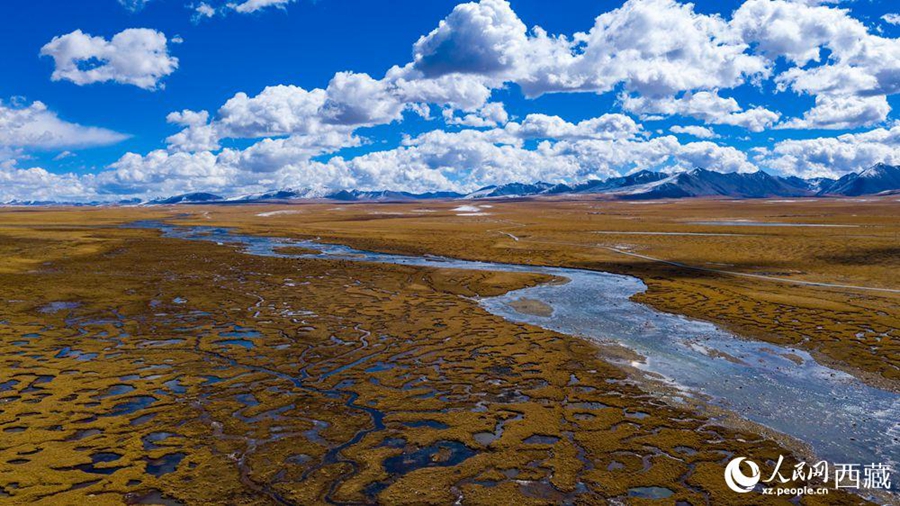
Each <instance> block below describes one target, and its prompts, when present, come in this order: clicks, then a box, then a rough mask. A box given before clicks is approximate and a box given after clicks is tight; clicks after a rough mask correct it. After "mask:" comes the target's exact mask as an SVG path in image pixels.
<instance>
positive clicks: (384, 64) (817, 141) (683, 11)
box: [0, 0, 900, 201]
mask: <svg viewBox="0 0 900 506" xmlns="http://www.w3.org/2000/svg"><path fill="white" fill-rule="evenodd" d="M231 1H233V2H234V3H231V4H228V3H226V2H223V1H220V0H216V1H214V0H208V3H205V4H204V3H203V2H194V1H190V0H149V1H146V2H145V5H143V6H142V8H137V7H140V6H136V5H135V0H92V1H90V2H58V1H51V0H33V1H29V2H4V3H3V4H2V5H0V48H2V50H3V52H2V54H3V55H4V56H3V67H4V72H3V73H2V74H0V100H2V104H0V182H3V183H4V184H5V186H6V188H5V189H3V190H0V201H3V200H10V199H27V198H70V199H74V200H78V199H81V200H91V199H98V198H99V199H113V198H119V197H122V198H124V197H128V196H138V197H139V198H147V197H151V196H155V195H161V194H169V193H181V192H182V191H199V190H208V191H215V192H219V193H223V194H240V193H246V192H252V191H263V190H266V189H272V188H273V187H284V186H290V187H295V188H310V189H314V190H321V189H322V188H328V189H335V188H339V187H350V186H352V187H360V188H366V187H367V188H370V189H377V188H376V187H379V186H391V187H396V188H397V189H409V190H413V191H416V190H428V189H438V187H447V189H458V190H467V189H471V188H474V187H477V186H480V185H482V184H488V183H502V182H509V180H511V179H516V180H526V179H544V180H549V181H556V182H561V181H569V182H572V181H574V180H578V179H587V178H592V177H598V178H603V177H608V176H609V175H612V174H615V173H622V172H628V171H631V170H636V169H641V168H650V169H656V170H679V169H684V168H690V167H692V166H705V168H710V169H713V170H721V171H735V170H738V171H752V170H757V169H760V168H761V169H764V170H768V171H771V172H775V173H783V174H798V175H804V176H817V175H827V176H832V177H835V176H839V175H841V174H843V173H846V172H849V171H854V170H859V169H861V168H865V167H866V166H868V165H871V164H873V163H877V162H888V163H897V162H898V161H900V148H898V147H897V145H898V144H900V141H896V140H895V137H900V130H898V131H897V132H896V135H895V132H894V130H893V129H894V113H893V112H892V111H891V109H892V108H893V107H894V106H895V105H897V100H896V97H895V96H894V94H895V93H896V92H897V91H900V44H898V42H897V39H896V37H897V36H898V35H900V26H898V25H897V24H894V23H898V22H900V17H897V18H894V17H892V16H891V14H894V13H895V11H900V9H895V8H893V6H892V2H886V1H885V2H875V1H865V0H857V1H852V2H840V3H834V2H817V1H815V0H748V1H747V2H744V1H734V0H731V1H710V0H704V1H697V2H695V4H694V5H693V6H690V5H686V4H685V3H683V2H676V1H675V0H630V1H628V2H623V1H622V0H617V1H596V0H594V1H575V0H560V1H558V2H553V4H552V6H551V5H550V3H548V2H546V1H536V0H527V1H526V0H511V1H510V2H509V3H506V2H505V1H503V0H482V1H481V2H480V3H479V2H472V3H464V2H452V1H443V0H429V1H427V2H422V1H410V0H394V1H392V2H390V3H389V4H384V3H378V2H364V1H359V0H357V1H351V0H318V1H316V2H312V1H309V0H293V1H291V0H249V1H246V2H245V0H231ZM241 2H245V4H244V5H241ZM137 3H140V2H137ZM818 4H821V5H818ZM201 6H202V7H209V9H208V10H207V12H212V10H215V13H214V14H212V15H211V16H209V17H205V16H201V15H200V14H198V12H200V11H199V10H198V9H197V8H198V7H201ZM738 10H740V11H739V12H740V14H735V12H736V11H738ZM600 15H603V16H604V19H605V20H606V21H604V22H599V21H598V16H600ZM442 20H446V22H445V23H444V24H443V25H441V23H442ZM485 23H486V24H485ZM679 23H683V24H684V25H679ZM439 26H443V28H439ZM535 26H539V27H540V28H541V29H542V30H543V31H545V32H546V33H547V34H549V35H548V36H546V37H542V36H541V35H539V34H538V33H537V32H535V31H534V30H533V27H535ZM670 26H676V27H677V26H684V27H689V30H688V31H691V30H694V29H696V31H697V33H687V34H686V35H684V34H685V33H686V32H685V31H684V29H682V33H679V32H678V31H675V32H671V31H667V27H670ZM772 27H776V28H772ZM822 27H826V29H824V31H825V32H829V30H830V32H829V33H823V29H822ZM129 29H141V30H140V31H135V32H133V33H130V34H128V35H129V37H130V38H129V39H128V40H129V41H130V42H129V43H127V44H126V42H124V40H125V37H122V41H120V42H116V39H113V37H116V36H117V34H125V33H126V32H127V31H128V30H129ZM579 32H580V33H583V34H585V35H584V36H583V37H581V40H575V39H576V38H577V37H578V36H576V35H575V34H576V33H579ZM429 34H430V35H429ZM848 34H849V35H848ZM557 35H563V36H565V37H566V39H565V41H564V42H560V39H556V38H554V37H555V36H557ZM682 35H684V37H682ZM422 37H424V38H423V40H422V41H420V43H418V44H417V41H419V39H420V38H422ZM55 38H57V39H56V40H54V39H55ZM647 40H650V41H652V44H650V45H648V44H646V43H645V42H646V41H647ZM51 41H54V43H52V44H51ZM650 46H652V47H650ZM42 54H43V55H42ZM116 58H119V60H116ZM111 60H112V63H110V61H111ZM176 60H177V62H176ZM67 63H68V64H70V65H71V66H70V67H69V68H68V70H66V69H64V68H63V66H64V65H65V64H67ZM394 66H397V67H396V69H395V71H394V74H393V75H392V76H386V72H388V70H389V69H391V67H394ZM54 71H57V72H56V73H54ZM92 71H96V72H97V74H92V73H91V72H92ZM342 72H351V73H352V74H350V77H349V78H347V80H346V81H347V82H348V83H349V84H348V87H347V88H342V89H341V90H338V89H337V88H338V87H337V86H333V87H329V84H330V83H331V82H332V80H333V78H335V76H336V74H338V73H342ZM57 74H59V75H57ZM362 75H366V78H365V79H364V78H362V77H360V76H362ZM398 83H405V84H398ZM278 85H285V86H290V88H282V89H280V90H279V93H278V94H277V96H275V94H274V93H273V94H270V95H267V94H265V93H263V92H264V90H265V89H266V87H272V86H278ZM425 88H427V90H426V91H423V90H424V89H425ZM317 89H318V90H320V91H322V94H321V96H316V97H311V96H307V94H306V93H307V92H309V91H314V90H317ZM237 94H245V95H246V97H245V98H247V100H248V102H246V103H245V104H244V106H246V107H243V108H241V109H240V110H239V111H237V112H236V110H232V108H229V107H224V106H225V105H226V103H228V101H229V99H232V97H235V96H236V95H237ZM526 95H528V96H526ZM698 97H703V98H704V100H694V99H698ZM36 104H38V105H36ZM40 104H43V105H40ZM310 104H311V105H310ZM223 107H224V108H223ZM309 107H312V108H313V109H309ZM379 107H381V108H383V110H380V111H379V113H378V114H376V113H375V112H372V111H376V110H378V108H379ZM317 108H318V109H317ZM184 110H188V111H196V112H200V111H208V114H207V115H206V117H205V118H204V119H203V120H202V121H201V120H194V121H192V122H190V124H188V123H189V122H188V121H182V122H180V123H178V122H177V121H172V118H171V117H169V118H168V119H169V120H168V121H167V117H168V116H169V114H170V113H172V112H177V111H184ZM273 110H275V111H277V113H278V114H274V113H273V114H270V113H271V111H273ZM501 110H502V112H500V111H501ZM360 111H365V113H362V112H360ZM370 112H371V114H370ZM254 115H255V116H254ZM310 115H313V116H316V118H314V119H309V118H310ZM361 115H362V116H361ZM4 116H5V117H6V118H7V119H6V121H5V123H4V120H3V118H4ZM319 116H321V117H319ZM467 116H468V118H469V119H468V120H466V121H465V123H466V124H458V123H459V119H460V118H464V117H467ZM453 118H456V119H453ZM267 122H268V123H267ZM579 122H583V123H581V124H580V126H579ZM88 127H96V128H95V129H93V130H91V129H89V128H88ZM4 129H5V130H6V131H4ZM98 129H99V130H98ZM181 130H185V131H186V132H187V134H189V135H193V136H197V135H199V136H202V137H203V138H204V139H206V141H205V145H198V144H197V143H195V142H194V143H191V144H190V145H185V144H183V143H182V144H177V143H173V141H172V140H171V139H169V140H167V138H169V137H170V136H172V135H173V134H176V133H178V132H179V131H181ZM848 135H849V137H848ZM842 136H843V137H842ZM48 139H52V140H48ZM176 144H177V145H176ZM201 144H204V143H201ZM859 146H863V147H862V148H860V147H859ZM128 153H130V154H131V155H127V154H128ZM61 154H62V156H61Z"/></svg>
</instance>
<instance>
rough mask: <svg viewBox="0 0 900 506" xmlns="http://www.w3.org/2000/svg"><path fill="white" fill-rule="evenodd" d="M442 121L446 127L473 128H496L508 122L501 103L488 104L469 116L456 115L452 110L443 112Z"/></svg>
mask: <svg viewBox="0 0 900 506" xmlns="http://www.w3.org/2000/svg"><path fill="white" fill-rule="evenodd" d="M442 114H443V116H444V121H446V122H447V124H448V125H460V126H468V127H473V128H485V127H496V126H500V125H504V124H506V122H507V121H509V114H508V113H507V112H506V108H505V107H503V103H502V102H490V103H487V104H484V106H482V107H481V108H480V109H478V110H476V111H475V112H472V113H469V114H463V115H458V114H457V111H455V110H454V109H452V108H447V109H444V110H443V113H442Z"/></svg>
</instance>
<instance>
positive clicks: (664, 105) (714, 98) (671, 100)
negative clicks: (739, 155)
mask: <svg viewBox="0 0 900 506" xmlns="http://www.w3.org/2000/svg"><path fill="white" fill-rule="evenodd" d="M619 101H620V102H621V104H622V108H623V109H625V110H626V111H629V112H633V113H635V114H638V115H640V116H641V117H648V116H660V115H661V116H676V115H677V116H686V117H690V118H696V119H699V120H703V121H705V122H707V123H711V124H715V125H733V126H739V127H742V128H745V129H747V130H750V131H751V132H762V131H763V130H766V129H767V128H770V127H771V126H772V125H773V124H775V123H776V122H777V121H778V119H779V118H780V117H781V114H780V113H778V112H775V111H771V110H769V109H766V108H764V107H754V108H752V109H747V110H744V109H742V108H741V106H740V105H739V104H738V102H737V100H735V99H733V98H730V97H729V98H726V97H720V96H719V94H718V93H717V92H715V91H712V92H710V91H698V92H696V93H690V92H688V93H684V94H682V95H681V96H677V97H676V96H669V97H661V98H648V97H644V96H635V95H627V94H625V95H621V96H620V97H619Z"/></svg>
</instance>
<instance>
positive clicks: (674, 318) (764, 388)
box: [130, 222, 900, 470]
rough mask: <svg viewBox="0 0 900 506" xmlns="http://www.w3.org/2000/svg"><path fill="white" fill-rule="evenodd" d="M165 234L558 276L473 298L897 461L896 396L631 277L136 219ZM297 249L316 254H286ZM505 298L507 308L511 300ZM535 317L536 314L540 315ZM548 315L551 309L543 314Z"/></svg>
mask: <svg viewBox="0 0 900 506" xmlns="http://www.w3.org/2000/svg"><path fill="white" fill-rule="evenodd" d="M130 226H132V227H141V228H153V229H159V230H161V231H162V233H163V234H164V236H166V237H170V238H179V239H187V240H203V241H212V242H215V243H220V244H236V245H240V246H242V247H243V250H244V251H245V252H246V253H248V254H252V255H263V256H276V257H286V258H322V259H341V260H351V261H360V262H376V263H386V264H399V265H411V266H418V267H434V268H442V269H467V270H479V271H502V272H527V273H542V274H549V275H553V276H558V277H562V278H566V279H567V280H568V282H567V283H564V284H555V283H554V284H547V285H540V286H536V287H532V288H524V289H521V290H515V291H512V292H509V293H507V294H504V295H501V296H499V297H490V298H482V299H479V303H480V304H481V305H482V307H484V308H485V309H486V310H487V311H489V312H491V313H493V314H495V315H498V316H501V317H503V318H505V319H507V320H510V321H513V322H517V323H527V324H531V325H535V326H538V327H542V328H545V329H548V330H553V331H556V332H560V333H563V334H568V335H573V336H579V337H582V338H586V339H594V340H600V341H603V342H609V341H612V342H615V343H618V344H620V345H622V346H624V347H626V348H628V349H630V350H632V351H634V352H636V353H637V354H639V355H641V356H642V357H644V359H643V360H642V361H636V362H634V363H631V364H629V365H631V366H633V367H636V368H638V369H640V370H643V371H645V372H647V373H651V374H652V375H656V376H659V377H662V378H664V379H663V381H665V382H666V383H668V384H669V385H670V386H672V387H674V388H677V389H678V390H680V391H681V393H680V394H679V395H683V396H684V397H688V398H697V399H702V400H704V401H705V402H708V403H710V404H712V405H714V406H718V407H721V408H723V409H726V410H728V411H731V412H733V413H735V414H737V415H739V416H740V417H742V418H744V419H746V420H749V421H752V422H755V423H758V424H761V425H764V426H766V427H769V428H771V429H774V430H776V431H778V432H781V433H783V434H786V435H788V436H790V437H792V438H795V439H797V440H800V441H802V442H804V443H806V444H808V445H809V446H810V447H811V448H812V450H813V451H814V452H815V454H816V456H817V458H819V459H824V460H826V461H828V462H829V463H830V464H833V463H852V464H860V465H863V464H871V463H881V464H885V465H887V466H889V467H890V468H891V469H892V470H897V469H898V463H900V395H898V394H896V393H892V392H889V391H885V390H881V389H878V388H875V387H871V386H868V385H866V384H865V383H863V382H861V381H859V380H858V379H856V378H854V377H853V376H851V375H849V374H846V373H844V372H841V371H838V370H834V369H831V368H828V367H825V366H824V365H821V364H819V363H818V362H816V361H815V360H814V359H813V358H812V357H811V356H810V354H809V353H807V352H805V351H803V350H800V349H796V348H789V347H783V346H778V345H775V344H770V343H764V342H759V341H753V340H748V339H741V338H739V337H737V336H735V335H734V334H732V333H730V332H727V331H725V330H722V329H720V328H718V327H716V326H715V325H713V324H711V323H707V322H702V321H698V320H692V319H689V318H686V317H683V316H679V315H676V314H669V313H663V312H660V311H657V310H655V309H653V308H651V307H649V306H646V305H643V304H639V303H636V302H633V301H632V300H631V297H632V296H633V295H635V294H637V293H640V292H642V291H644V290H646V286H645V285H644V283H643V282H642V281H641V280H640V279H638V278H635V277H630V276H623V275H618V274H610V273H605V272H598V271H590V270H582V269H568V268H558V267H538V266H528V265H515V264H504V263H493V262H477V261H466V260H457V259H451V258H443V257H433V256H424V257H415V256H405V255H393V254H386V253H375V252H368V251H360V250H355V249H353V248H350V247H347V246H342V245H333V244H322V243H318V242H315V241H308V240H290V239H284V238H272V237H258V236H251V235H241V234H238V233H235V232H233V231H231V230H229V229H225V228H216V227H179V226H173V225H167V224H163V223H160V222H137V223H134V224H132V225H130ZM284 247H301V248H307V249H312V250H316V251H318V252H319V253H316V254H297V255H291V254H284V253H280V252H277V251H276V250H277V249H278V248H284ZM521 299H526V300H529V301H537V303H539V304H540V305H541V306H542V307H543V306H544V305H545V306H548V308H547V309H550V308H552V311H549V310H547V311H535V312H534V313H536V314H527V313H525V312H520V311H517V310H516V309H514V308H513V306H515V305H516V304H515V303H516V302H517V301H521ZM511 304H512V305H511ZM538 313H539V314H538ZM548 313H549V314H548Z"/></svg>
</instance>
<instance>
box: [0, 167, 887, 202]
mask: <svg viewBox="0 0 900 506" xmlns="http://www.w3.org/2000/svg"><path fill="white" fill-rule="evenodd" d="M587 194H590V195H598V196H605V197H607V198H615V199H624V200H649V199H679V198H690V197H721V198H766V197H828V196H848V197H856V196H861V195H879V194H883V195H894V194H900V167H898V166H892V165H886V164H877V165H874V166H872V167H870V168H868V169H865V170H863V171H860V172H854V173H850V174H847V175H845V176H843V177H841V178H840V179H837V180H835V179H828V178H812V179H803V178H799V177H796V176H791V177H779V176H773V175H770V174H768V173H766V172H763V171H757V172H751V173H722V172H716V171H711V170H706V169H700V168H697V169H693V170H689V171H685V172H677V173H674V174H666V173H663V172H653V171H649V170H642V171H639V172H635V173H633V174H629V175H627V176H621V177H613V178H609V179H605V180H598V179H593V180H588V181H585V182H583V183H579V184H574V185H566V184H551V183H545V182H536V183H518V182H517V183H508V184H503V185H496V186H486V187H484V188H480V189H478V190H476V191H474V192H471V193H469V194H462V193H456V192H451V191H436V192H428V193H410V192H404V191H392V190H381V191H363V190H340V191H336V192H327V191H322V190H313V189H281V190H274V191H271V192H265V193H256V194H249V195H240V196H235V197H223V196H220V195H216V194H212V193H206V192H194V193H185V194H182V195H176V196H172V197H168V198H161V199H156V200H152V201H149V202H145V203H143V204H142V205H173V204H211V203H216V204H248V203H266V202H271V203H276V202H290V201H296V200H308V199H326V200H336V201H342V202H404V201H418V200H455V199H492V198H522V197H533V196H539V195H546V196H565V195H587ZM138 203H139V202H137V201H135V200H127V201H120V202H117V203H116V204H119V205H134V204H138ZM7 204H8V205H61V204H63V203H60V202H45V201H40V202H37V201H28V202H23V201H13V202H8V203H7ZM82 205H96V203H91V204H82Z"/></svg>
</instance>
